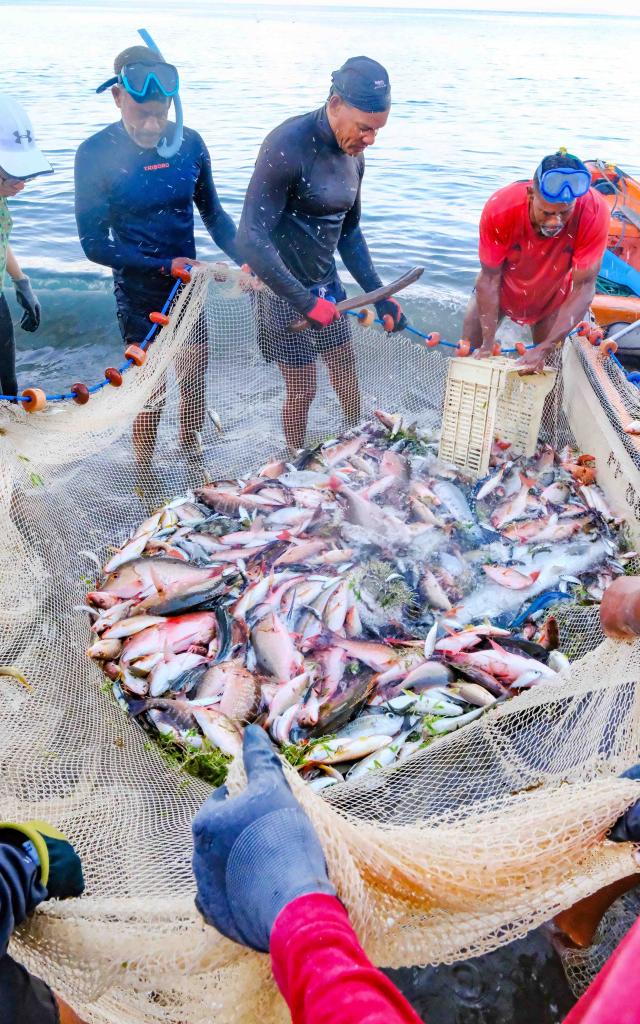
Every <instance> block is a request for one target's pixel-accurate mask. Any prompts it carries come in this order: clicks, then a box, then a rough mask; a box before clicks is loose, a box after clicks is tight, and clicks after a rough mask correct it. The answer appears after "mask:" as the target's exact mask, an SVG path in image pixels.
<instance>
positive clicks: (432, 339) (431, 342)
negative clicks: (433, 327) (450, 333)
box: [427, 331, 440, 348]
mask: <svg viewBox="0 0 640 1024" xmlns="http://www.w3.org/2000/svg"><path fill="white" fill-rule="evenodd" d="M439 344H440V335H439V333H438V331H432V332H431V334H427V348H436V346H437V345H439Z"/></svg>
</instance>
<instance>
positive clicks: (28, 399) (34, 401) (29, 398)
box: [21, 388, 47, 412]
mask: <svg viewBox="0 0 640 1024" xmlns="http://www.w3.org/2000/svg"><path fill="white" fill-rule="evenodd" d="M21 397H22V400H23V402H24V407H25V409H26V410H27V412H41V411H42V410H43V409H44V407H45V406H46V404H47V396H46V395H45V393H44V391H43V390H42V388H25V389H24V391H23V392H22V396H21Z"/></svg>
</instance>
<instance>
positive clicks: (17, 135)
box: [13, 128, 33, 146]
mask: <svg viewBox="0 0 640 1024" xmlns="http://www.w3.org/2000/svg"><path fill="white" fill-rule="evenodd" d="M13 137H14V139H15V140H16V145H17V146H19V145H20V142H21V141H22V139H26V140H27V142H33V138H32V137H31V132H30V131H29V129H28V128H27V130H26V132H25V133H24V135H21V134H20V132H19V131H15V132H14V133H13Z"/></svg>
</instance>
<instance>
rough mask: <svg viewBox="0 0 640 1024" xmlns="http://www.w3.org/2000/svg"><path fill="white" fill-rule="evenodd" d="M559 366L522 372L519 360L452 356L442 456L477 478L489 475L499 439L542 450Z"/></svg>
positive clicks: (516, 449)
mask: <svg viewBox="0 0 640 1024" xmlns="http://www.w3.org/2000/svg"><path fill="white" fill-rule="evenodd" d="M555 379H556V371H555V370H549V369H545V370H544V372H543V373H536V374H531V375H529V376H526V377H521V376H520V374H519V373H518V371H517V369H516V361H515V360H514V359H508V358H507V357H506V356H494V357H493V358H490V359H469V358H463V357H456V358H453V359H450V360H449V373H448V376H447V386H446V391H445V397H444V410H443V414H442V432H441V434H440V451H439V453H438V454H439V456H440V458H441V459H442V460H443V462H448V463H451V464H452V465H454V466H458V468H459V469H461V470H463V471H464V472H465V473H469V475H470V476H473V477H476V478H477V477H482V476H485V475H486V473H487V470H488V469H489V459H490V457H491V446H492V444H493V442H494V440H495V439H496V438H499V439H500V440H501V441H504V442H510V444H511V447H510V448H509V451H510V452H513V454H514V455H515V454H521V455H526V456H531V455H533V454H534V452H535V450H536V445H537V443H538V434H539V433H540V423H541V421H542V412H543V408H544V401H545V398H546V397H547V395H548V394H549V392H550V391H551V389H552V387H553V385H554V383H555Z"/></svg>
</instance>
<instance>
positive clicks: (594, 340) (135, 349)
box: [0, 263, 640, 412]
mask: <svg viewBox="0 0 640 1024" xmlns="http://www.w3.org/2000/svg"><path fill="white" fill-rule="evenodd" d="M217 267H218V268H219V270H220V271H222V270H223V269H224V270H225V271H226V272H228V271H229V268H228V267H227V265H226V264H224V263H220V264H217ZM190 269H191V268H190V267H185V268H177V269H176V270H174V271H172V272H171V273H172V277H175V278H176V282H175V284H174V285H173V287H172V289H171V291H170V292H169V295H168V296H167V300H166V302H165V303H164V305H163V307H162V309H161V310H160V311H157V312H156V311H154V312H152V313H149V320H150V322H151V327H150V328H149V331H148V333H147V335H146V336H145V338H144V340H143V341H141V342H140V344H132V345H128V346H127V347H126V349H125V352H124V355H125V361H124V362H123V363H122V364H121V365H120V366H108V367H107V369H106V370H105V371H104V377H103V379H102V380H99V381H97V382H96V383H95V384H91V385H87V384H83V383H82V382H81V381H77V382H76V383H75V384H72V385H71V388H70V389H69V391H67V392H63V393H62V394H57V395H48V394H46V393H45V391H44V390H43V389H42V388H35V387H29V388H25V389H24V390H23V392H22V394H20V395H3V394H0V401H9V402H21V403H22V404H23V406H24V408H25V410H26V411H27V412H41V411H42V410H43V409H44V408H45V407H46V405H47V403H48V402H67V401H73V402H76V403H77V404H78V405H86V404H87V402H88V401H89V399H90V398H91V395H94V394H96V393H97V392H98V391H101V390H102V389H103V388H105V387H107V386H109V385H111V387H114V388H119V387H120V386H121V385H122V382H123V375H124V374H125V373H126V372H127V370H129V369H131V367H132V366H142V364H143V363H144V361H145V359H146V357H147V349H148V348H149V345H151V343H152V342H153V340H154V338H155V336H156V334H157V332H158V329H159V328H160V327H166V326H167V325H168V323H169V321H170V317H169V316H168V310H169V308H170V306H171V303H172V302H173V300H174V299H175V297H176V295H177V293H178V291H179V289H180V288H181V287H182V286H183V285H185V284H188V283H189V281H190V280H191V274H190V272H189V271H190ZM245 269H248V268H244V267H243V270H245ZM347 313H348V315H349V316H353V317H355V318H356V320H358V322H359V323H360V325H361V326H362V327H371V326H372V324H374V323H375V324H380V326H381V327H383V328H384V329H385V330H390V329H391V328H392V327H393V322H392V318H391V317H389V315H388V314H387V315H386V316H384V317H383V318H382V319H380V318H378V317H376V315H375V313H374V312H373V310H372V309H368V308H365V309H360V310H357V311H356V310H348V311H347ZM404 330H405V331H407V332H408V333H409V334H413V335H414V336H415V337H417V338H420V339H421V340H422V341H423V342H424V343H425V346H426V347H427V348H437V347H438V346H439V345H441V346H442V347H443V348H449V349H453V350H454V352H455V354H456V355H457V356H469V355H470V354H471V342H470V341H469V340H468V339H465V338H462V339H461V340H460V341H458V342H451V341H447V340H446V339H444V338H442V337H441V335H440V334H439V332H438V331H431V332H430V333H428V334H426V333H425V332H424V331H420V330H418V328H417V327H413V326H412V325H411V324H407V325H406V327H405V328H404ZM620 333H626V330H625V331H623V332H620ZM574 336H578V337H583V338H586V339H587V340H588V341H589V342H590V343H591V344H592V345H594V346H597V347H599V348H600V349H601V350H602V355H603V357H604V358H607V357H611V358H613V360H614V362H615V363H616V364H617V365H618V367H619V368H620V369H621V370H622V371H623V373H625V375H626V377H627V379H628V380H629V381H630V382H631V383H633V384H636V386H640V380H636V379H635V378H636V377H639V376H640V375H638V374H628V373H627V372H626V370H625V369H624V367H623V366H622V364H621V363H620V362H619V360H618V359H616V357H615V352H616V351H617V348H618V345H617V342H616V341H615V337H617V335H616V336H615V337H614V338H605V336H604V331H603V330H602V329H601V328H600V327H595V328H594V327H593V325H592V324H590V323H588V322H587V321H586V320H583V321H581V322H580V323H579V324H577V325H576V326H575V327H574V328H573V329H572V330H571V331H569V333H568V335H567V337H569V338H572V337H574ZM534 347H535V346H533V345H525V344H524V342H522V341H519V342H517V343H516V344H515V346H514V347H513V348H502V346H501V344H500V342H496V343H495V345H494V347H493V355H494V356H498V355H501V354H502V355H512V354H517V355H519V356H522V355H524V353H525V352H527V351H529V350H530V349H532V348H534Z"/></svg>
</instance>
